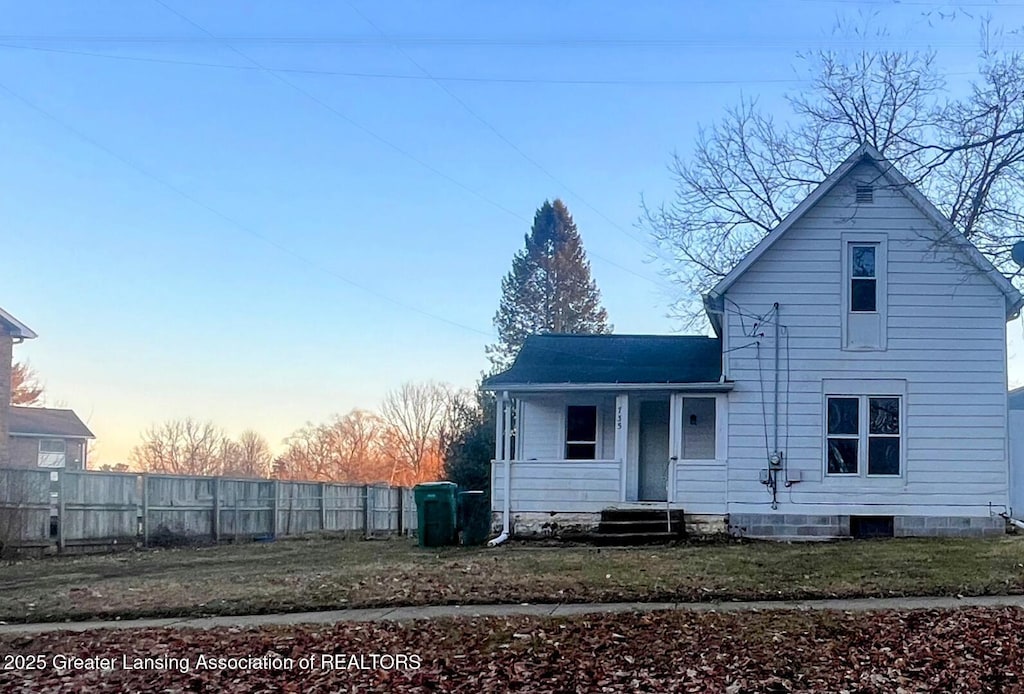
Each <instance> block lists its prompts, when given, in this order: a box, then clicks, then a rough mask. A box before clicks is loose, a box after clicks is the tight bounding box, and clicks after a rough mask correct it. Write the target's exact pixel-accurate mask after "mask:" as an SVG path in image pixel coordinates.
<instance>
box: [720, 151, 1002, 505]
mask: <svg viewBox="0 0 1024 694" xmlns="http://www.w3.org/2000/svg"><path fill="white" fill-rule="evenodd" d="M873 171H874V169H873V167H870V166H868V165H861V166H860V167H857V168H855V169H854V171H853V172H852V173H851V176H852V178H853V179H854V180H856V178H857V177H858V176H859V177H862V178H863V177H870V176H872V175H873V174H872V172H873ZM847 180H850V179H847ZM851 188H852V186H850V185H844V183H843V182H841V183H840V184H839V185H837V186H836V188H835V189H833V191H832V192H831V193H829V194H828V195H827V196H825V197H824V198H823V199H822V200H821V201H820V202H819V204H818V205H816V206H815V207H813V208H812V209H810V210H809V211H808V212H807V214H806V215H805V216H804V217H803V218H802V219H800V220H799V221H798V222H796V223H795V224H794V225H793V227H791V228H790V229H789V231H788V232H787V233H786V234H785V235H784V236H783V237H782V238H780V239H779V240H778V241H777V242H776V244H775V245H774V246H772V247H771V248H770V249H769V250H768V251H767V252H766V253H765V254H764V255H763V256H762V257H761V258H760V259H759V260H758V261H757V262H756V263H755V264H754V265H752V266H751V268H750V269H749V270H748V271H747V272H746V273H745V274H744V275H742V276H741V277H740V278H739V279H738V280H737V281H736V283H735V284H734V285H733V286H732V287H731V288H730V289H729V291H728V292H727V294H726V299H727V301H726V310H727V317H726V321H725V330H726V331H728V333H729V334H728V338H727V340H728V344H729V345H730V349H732V350H735V351H732V352H730V353H729V354H727V355H726V359H727V360H728V372H729V376H730V378H731V379H733V380H734V381H735V382H736V387H735V389H734V390H733V391H732V392H731V393H730V394H729V452H728V457H729V460H728V500H729V503H728V509H729V511H730V512H746V513H756V512H767V510H768V509H769V503H770V495H769V494H768V493H767V492H766V488H765V487H764V485H762V484H760V482H759V471H760V470H761V469H763V468H765V467H766V466H767V456H768V448H769V447H770V445H771V437H772V407H773V406H772V388H773V368H774V348H775V345H774V340H773V338H774V326H772V325H764V326H760V327H759V328H758V332H764V337H760V338H756V339H759V340H760V343H761V347H760V368H759V364H758V353H757V349H756V348H755V347H753V346H750V347H746V348H739V347H740V346H741V345H745V344H748V343H751V342H753V341H754V339H755V338H753V337H747V336H745V335H744V334H743V327H744V325H745V327H746V329H747V331H748V332H750V330H751V326H752V322H753V321H752V319H751V318H749V317H742V318H741V317H740V316H739V315H738V314H737V313H736V310H735V306H734V305H733V303H732V302H735V304H736V305H738V306H739V307H740V308H741V309H742V310H743V311H744V312H746V313H748V314H757V315H763V314H767V313H768V312H769V311H770V310H771V307H772V304H773V303H774V302H778V303H779V305H780V323H781V324H782V325H784V326H786V327H787V328H788V331H789V341H788V342H789V354H788V365H789V375H788V379H787V376H786V365H787V355H786V350H785V347H786V340H785V337H783V339H781V340H780V347H781V349H780V355H781V359H780V365H781V368H780V371H781V373H780V379H779V382H780V392H781V394H780V397H779V401H780V410H781V417H780V428H779V439H780V441H779V447H780V448H782V449H783V450H784V451H785V454H786V459H787V464H788V466H789V468H790V469H796V470H800V472H801V474H802V476H803V481H801V482H799V483H797V484H795V485H793V486H792V487H790V488H788V489H786V488H783V487H782V486H781V485H780V488H779V511H780V512H790V513H843V514H848V513H871V514H913V515H960V516H963V515H987V514H988V504H989V503H992V504H997V505H1000V504H1006V503H1007V496H1008V491H1007V490H1008V480H1007V452H1006V422H1007V419H1006V417H1007V415H1006V375H1005V344H1006V342H1005V341H1006V323H1005V304H1004V297H1003V295H1002V293H1001V292H1000V291H999V289H997V288H996V287H995V286H994V285H993V284H992V283H991V282H990V281H989V280H988V279H987V278H985V277H983V276H981V275H980V274H979V273H977V272H970V271H968V270H967V268H966V267H965V266H964V265H962V264H959V263H954V262H951V261H950V260H948V254H945V256H944V253H943V251H941V250H940V251H939V252H938V255H936V253H935V252H934V251H935V249H934V244H933V243H932V242H931V240H930V239H931V238H933V237H934V236H935V234H936V233H937V230H936V229H935V228H934V226H932V225H931V223H930V222H929V221H928V220H927V218H926V217H925V216H924V215H923V214H922V213H921V212H920V211H919V210H918V209H917V208H915V207H914V206H913V205H912V204H911V203H910V202H909V201H908V200H907V199H906V198H905V197H903V195H902V194H901V193H900V192H899V191H896V190H891V189H886V188H876V190H875V193H874V200H875V201H874V203H873V204H865V205H855V204H854V203H853V193H852V190H851ZM851 232H854V234H853V236H852V238H855V236H856V232H863V233H870V234H873V235H877V234H885V235H886V237H887V248H888V259H887V260H888V262H887V266H888V277H887V279H888V283H887V284H888V302H887V303H888V318H887V326H888V331H887V332H888V340H887V345H886V346H887V349H886V350H884V351H877V352H861V351H845V350H842V349H841V339H842V337H841V320H842V316H843V311H844V309H845V307H843V306H842V305H841V303H840V297H841V295H842V281H843V279H842V278H843V273H842V265H841V258H842V237H843V236H844V235H845V236H846V237H847V238H848V239H849V238H851ZM944 257H945V258H947V259H944ZM880 286H881V285H880ZM738 348H739V349H738ZM836 378H848V379H902V380H905V381H906V397H905V398H904V401H903V407H902V412H901V420H902V422H901V427H902V435H903V436H904V437H905V439H906V445H905V450H906V458H905V459H904V460H903V461H902V472H903V474H902V475H901V477H900V478H898V479H895V480H893V479H878V478H871V479H868V478H863V479H857V480H852V481H851V480H848V479H839V478H834V477H826V476H825V475H824V461H823V443H822V439H823V431H822V430H823V409H822V407H823V406H822V399H823V393H822V381H823V379H836ZM787 380H788V384H787ZM787 393H788V394H787ZM762 398H763V407H764V409H763V410H762ZM787 399H788V407H789V411H788V416H787V412H786V402H787ZM763 412H765V413H767V416H765V415H764V414H763ZM766 429H767V439H768V441H767V444H766V440H765V439H766V434H765V430H766ZM851 482H852V483H853V484H851ZM996 510H997V511H1000V510H1002V509H1001V508H996Z"/></svg>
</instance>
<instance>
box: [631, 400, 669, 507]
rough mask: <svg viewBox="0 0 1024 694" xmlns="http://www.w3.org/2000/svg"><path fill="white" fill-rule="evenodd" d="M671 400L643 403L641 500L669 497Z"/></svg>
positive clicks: (641, 417)
mask: <svg viewBox="0 0 1024 694" xmlns="http://www.w3.org/2000/svg"><path fill="white" fill-rule="evenodd" d="M668 437H669V402H668V401H667V400H665V401H648V402H641V403H640V450H639V453H640V455H639V468H640V469H639V472H640V475H639V477H640V479H639V494H638V497H639V500H640V501H665V500H666V499H668V469H669V440H668Z"/></svg>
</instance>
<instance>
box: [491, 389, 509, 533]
mask: <svg viewBox="0 0 1024 694" xmlns="http://www.w3.org/2000/svg"><path fill="white" fill-rule="evenodd" d="M498 405H499V406H500V408H501V412H500V413H499V416H500V420H499V421H500V429H501V440H500V442H499V443H500V445H501V459H502V461H503V462H504V463H505V467H504V475H503V480H502V486H503V492H502V502H501V503H502V506H503V508H502V511H501V534H500V535H498V536H497V537H496V538H494V539H492V540H491V541H489V542H488V543H487V546H488V547H497V546H498V545H500V544H501V543H502V542H505V540H507V539H508V538H509V535H510V534H511V532H510V531H511V523H510V520H511V516H512V499H511V496H512V460H511V458H512V456H511V452H510V451H509V450H508V448H509V445H508V444H509V437H508V429H509V424H510V422H509V421H508V420H509V402H508V393H507V392H505V393H502V394H501V397H500V398H499V400H498Z"/></svg>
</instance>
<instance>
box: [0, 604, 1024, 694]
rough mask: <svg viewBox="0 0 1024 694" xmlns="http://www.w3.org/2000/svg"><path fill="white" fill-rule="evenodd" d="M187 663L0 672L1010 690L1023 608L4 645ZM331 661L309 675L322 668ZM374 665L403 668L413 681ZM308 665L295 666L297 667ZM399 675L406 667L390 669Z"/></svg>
mask: <svg viewBox="0 0 1024 694" xmlns="http://www.w3.org/2000/svg"><path fill="white" fill-rule="evenodd" d="M31 654H37V655H43V656H46V657H48V658H50V659H51V660H52V658H53V657H54V656H55V655H57V654H63V655H67V656H75V657H81V658H88V657H94V658H100V657H113V658H116V660H117V662H118V663H120V662H121V659H122V657H127V658H129V659H131V658H136V657H139V658H154V657H164V658H176V659H182V658H184V659H187V660H188V661H189V662H190V663H192V664H193V667H190V668H188V669H187V671H182V669H181V668H177V669H166V670H126V669H124V668H121V667H118V668H114V669H106V670H81V669H79V670H76V669H64V670H57V669H55V668H54V667H45V668H42V669H33V670H22V671H18V670H7V671H3V670H2V668H0V690H3V691H22V692H79V691H89V692H91V693H94V694H99V693H102V692H118V691H137V692H151V691H152V692H156V691H173V692H180V691H224V692H270V691H284V692H303V694H313V693H316V692H328V691H330V692H334V691H360V692H362V691H368V692H385V691H386V692H392V691H394V692H406V691H410V692H426V691H439V690H440V691H452V692H473V693H474V694H479V693H480V692H489V691H524V692H538V693H542V692H564V691H597V692H602V691H603V692H618V691H638V690H639V691H682V692H706V691H717V692H723V691H724V692H731V693H732V694H746V693H747V692H821V691H829V692H842V691H847V692H851V693H853V692H857V693H864V692H886V693H889V692H1017V691H1024V685H1022V682H1024V680H1022V674H1021V673H1022V672H1024V610H1018V609H1016V608H999V609H995V608H963V609H957V610H944V611H936V610H932V611H919V612H876V613H843V612H817V613H811V612H770V613H768V612H762V613H728V614H724V613H723V614H719V613H703V614H695V613H687V612H653V613H618V614H606V615H598V616H594V615H588V616H586V617H585V618H584V617H577V618H564V619H552V618H531V617H505V618H502V617H490V618H473V619H443V620H432V621H417V622H412V623H389V622H375V623H355V624H337V625H330V626H326V625H307V626H301V627H297V626H269V627H263V628H258V629H257V628H239V627H232V628H224V629H211V630H188V629H179V630H175V629H163V630H158V629H148V630H139V631H120V630H115V631H92V632H83V633H77V634H72V633H50V634H42V635H38V636H32V637H27V636H17V637H8V638H5V639H2V640H0V666H2V663H3V659H4V658H6V657H7V656H25V655H31ZM336 654H343V655H342V656H341V657H340V659H339V660H334V661H331V660H330V659H328V661H321V660H320V658H321V657H322V656H330V657H338V656H337V655H336ZM375 654H376V655H377V656H378V658H377V659H376V660H375V661H373V662H376V663H378V665H380V664H384V665H387V664H388V663H391V662H393V660H387V659H386V658H383V654H390V655H391V656H397V655H399V654H403V655H405V656H409V657H411V656H413V655H415V656H417V661H416V662H417V663H418V664H419V667H386V666H385V667H380V666H378V667H369V668H364V667H346V668H338V667H330V666H325V665H324V663H325V662H327V663H330V662H334V663H337V662H343V663H368V662H371V659H372V657H373V656H374V655H375ZM200 655H204V656H206V657H207V658H230V657H235V658H237V657H242V658H246V657H261V656H273V657H277V658H290V659H293V660H294V662H295V663H296V665H294V666H292V667H290V668H283V669H252V670H239V669H230V670H217V669H203V668H196V667H195V666H194V664H195V663H196V662H197V660H198V658H199V656H200ZM307 656H309V657H312V658H313V660H312V661H311V662H312V663H313V666H308V667H300V666H299V665H298V663H301V662H303V661H302V659H303V658H304V657H307ZM405 662H406V664H408V663H409V662H411V661H409V660H406V661H405Z"/></svg>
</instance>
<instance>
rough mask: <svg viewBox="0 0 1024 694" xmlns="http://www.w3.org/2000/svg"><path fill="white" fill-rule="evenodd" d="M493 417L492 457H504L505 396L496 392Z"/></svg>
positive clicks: (496, 458) (502, 458) (500, 458)
mask: <svg viewBox="0 0 1024 694" xmlns="http://www.w3.org/2000/svg"><path fill="white" fill-rule="evenodd" d="M495 409H496V410H497V411H496V413H495V415H496V416H495V417H494V459H495V460H504V459H505V396H504V394H498V396H497V402H496V403H495Z"/></svg>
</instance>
